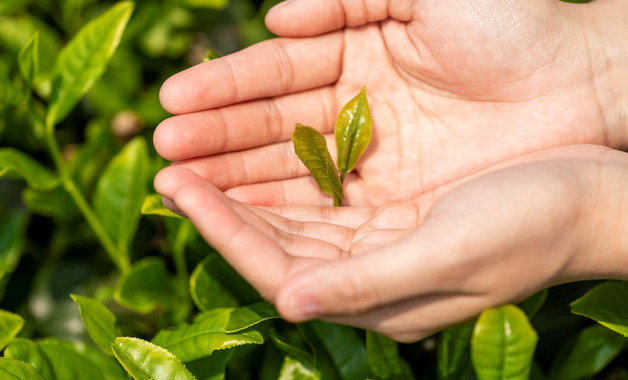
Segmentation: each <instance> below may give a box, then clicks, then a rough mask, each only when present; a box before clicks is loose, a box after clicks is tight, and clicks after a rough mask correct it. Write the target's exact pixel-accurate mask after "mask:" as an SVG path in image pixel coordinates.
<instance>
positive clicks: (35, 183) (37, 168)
mask: <svg viewBox="0 0 628 380" xmlns="http://www.w3.org/2000/svg"><path fill="white" fill-rule="evenodd" d="M11 174H16V175H18V176H19V177H21V178H24V180H26V183H27V184H28V186H29V187H32V188H34V189H37V190H43V191H46V190H51V189H53V188H55V187H56V186H57V185H58V184H59V178H58V177H57V176H56V175H54V174H53V173H52V172H51V171H50V170H48V169H47V168H46V167H44V166H43V165H42V164H40V163H39V162H37V161H35V160H34V159H33V158H31V157H30V156H28V155H27V154H25V153H23V152H20V151H19V150H16V149H13V148H2V149H0V178H2V177H5V176H9V175H11Z"/></svg>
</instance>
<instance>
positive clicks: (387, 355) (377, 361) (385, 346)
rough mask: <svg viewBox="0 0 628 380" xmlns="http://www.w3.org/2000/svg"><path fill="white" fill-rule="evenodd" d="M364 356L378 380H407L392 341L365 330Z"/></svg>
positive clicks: (395, 346)
mask: <svg viewBox="0 0 628 380" xmlns="http://www.w3.org/2000/svg"><path fill="white" fill-rule="evenodd" d="M366 355H367V359H368V362H369V366H370V367H371V371H373V375H375V376H376V377H377V378H378V379H407V377H406V376H404V373H403V362H402V360H401V358H400V357H399V349H398V347H397V342H395V341H394V340H392V339H390V338H387V337H385V336H383V335H380V334H377V333H375V332H373V331H369V330H367V331H366Z"/></svg>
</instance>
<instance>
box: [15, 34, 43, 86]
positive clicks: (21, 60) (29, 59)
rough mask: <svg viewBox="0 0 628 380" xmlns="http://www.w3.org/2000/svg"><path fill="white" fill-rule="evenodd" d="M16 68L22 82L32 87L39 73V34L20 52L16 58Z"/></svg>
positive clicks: (34, 35)
mask: <svg viewBox="0 0 628 380" xmlns="http://www.w3.org/2000/svg"><path fill="white" fill-rule="evenodd" d="M17 62H18V66H19V67H20V72H21V74H22V78H24V81H25V82H26V83H27V84H29V85H32V84H33V82H34V81H35V78H36V77H37V74H38V73H39V33H38V32H35V34H33V37H31V39H30V40H29V41H28V42H27V43H26V45H24V47H23V48H22V49H21V50H20V52H19V54H18V57H17Z"/></svg>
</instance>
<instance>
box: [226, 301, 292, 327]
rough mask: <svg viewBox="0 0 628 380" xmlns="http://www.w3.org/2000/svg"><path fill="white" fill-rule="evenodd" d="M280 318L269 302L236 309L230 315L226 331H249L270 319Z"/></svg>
mask: <svg viewBox="0 0 628 380" xmlns="http://www.w3.org/2000/svg"><path fill="white" fill-rule="evenodd" d="M274 318H280V317H279V314H278V313H277V310H275V307H274V306H273V305H271V304H270V303H268V302H258V303H255V304H253V305H248V306H244V307H239V308H237V309H234V310H233V311H232V312H231V314H230V315H229V321H228V322H227V325H226V326H225V331H226V332H228V333H234V332H238V331H242V330H245V329H248V328H249V327H252V326H255V325H256V324H258V323H261V322H264V321H266V320H269V319H274Z"/></svg>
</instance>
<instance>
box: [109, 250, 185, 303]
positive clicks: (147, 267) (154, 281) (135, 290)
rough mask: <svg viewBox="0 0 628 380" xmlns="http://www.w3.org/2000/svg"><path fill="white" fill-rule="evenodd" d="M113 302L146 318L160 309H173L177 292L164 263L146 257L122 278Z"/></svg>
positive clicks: (157, 258) (161, 260)
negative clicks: (145, 315) (148, 314)
mask: <svg viewBox="0 0 628 380" xmlns="http://www.w3.org/2000/svg"><path fill="white" fill-rule="evenodd" d="M114 298H115V300H116V302H118V303H119V304H120V305H122V306H124V307H126V308H128V309H130V310H133V311H136V312H138V313H142V314H147V313H150V312H152V311H154V310H155V309H156V308H157V307H159V306H161V307H169V306H170V307H171V306H173V305H172V303H173V302H175V299H176V298H177V292H176V289H175V287H174V284H173V280H172V279H171V278H170V276H169V274H168V271H167V269H166V264H165V263H164V261H163V259H161V258H159V257H147V258H145V259H142V260H140V261H138V262H136V263H134V264H133V266H132V267H131V269H130V270H129V271H128V272H127V273H125V274H124V275H123V276H122V277H121V278H120V280H119V281H118V285H117V286H116V290H115V293H114Z"/></svg>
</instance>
